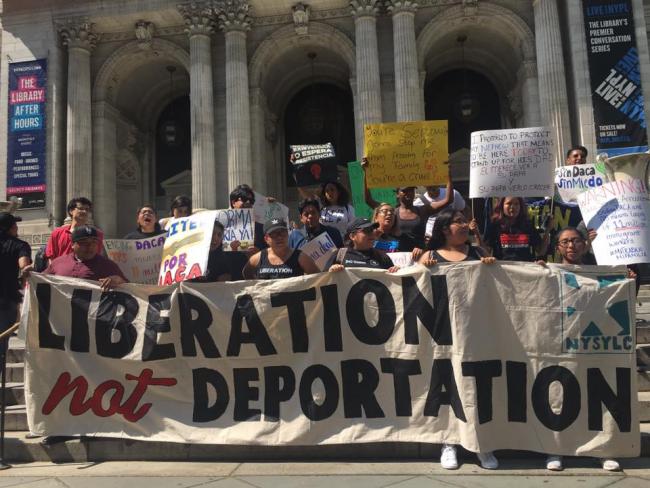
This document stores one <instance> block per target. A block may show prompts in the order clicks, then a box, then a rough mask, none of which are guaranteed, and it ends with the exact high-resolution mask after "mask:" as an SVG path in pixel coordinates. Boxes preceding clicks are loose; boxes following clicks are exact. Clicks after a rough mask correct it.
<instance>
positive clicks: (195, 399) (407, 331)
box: [25, 263, 640, 457]
mask: <svg viewBox="0 0 650 488" xmlns="http://www.w3.org/2000/svg"><path fill="white" fill-rule="evenodd" d="M504 276H507V279H503V277H504ZM363 304H365V306H363ZM27 306H28V310H29V312H28V314H27V316H26V318H25V320H26V358H25V370H26V375H27V377H26V378H27V379H26V398H27V399H28V402H27V413H28V421H29V428H30V431H32V432H35V433H39V434H44V435H57V434H58V435H84V434H88V433H92V434H93V435H101V436H115V437H121V438H124V437H126V438H134V439H142V440H155V441H173V442H190V443H213V444H263V445H318V444H336V443H356V442H389V441H399V442H430V443H442V442H449V443H453V444H461V445H462V446H463V447H465V448H467V449H469V450H471V451H474V452H476V451H479V450H480V451H492V450H495V449H526V450H531V451H537V452H544V453H548V452H553V453H557V454H564V455H580V456H587V455H588V456H598V457H612V456H637V455H638V453H639V449H640V436H639V421H638V403H637V399H636V391H637V390H636V367H635V366H636V363H635V357H636V356H635V341H634V334H633V333H631V327H632V323H631V321H632V320H633V308H632V307H633V306H634V286H633V281H631V280H627V279H626V270H625V268H624V267H617V268H612V267H607V268H603V267H593V268H590V269H589V270H585V269H584V268H582V269H578V268H575V267H567V266H564V267H558V266H556V265H549V267H548V268H541V267H539V266H537V265H535V264H532V263H531V264H523V263H514V264H508V263H503V264H495V265H492V266H486V265H483V264H481V263H454V264H443V265H439V266H436V267H434V268H432V269H431V270H427V269H425V268H423V267H421V266H417V267H411V268H408V269H405V270H402V271H399V272H398V273H395V274H388V273H385V272H383V271H380V270H363V269H353V270H346V271H343V272H341V273H321V274H316V275H310V276H306V277H299V278H291V279H285V280H275V281H256V282H246V281H241V282H232V283H228V284H222V283H210V284H200V283H196V284H195V283H188V282H182V283H177V284H174V285H172V286H168V287H161V288H152V287H147V286H141V285H131V284H127V285H123V286H120V288H119V289H116V290H111V291H108V292H102V291H101V290H100V288H99V287H98V286H97V285H96V284H95V283H91V282H86V281H83V280H75V279H71V278H62V277H54V276H46V275H38V274H32V276H31V277H30V287H29V299H28V303H27ZM451 311H453V313H451ZM530 324H534V328H533V329H534V330H533V329H531V327H532V326H531V325H530ZM152 331H155V333H151V332H152ZM558 386H560V387H559V388H558ZM558 407H559V408H558Z"/></svg>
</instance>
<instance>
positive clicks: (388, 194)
mask: <svg viewBox="0 0 650 488" xmlns="http://www.w3.org/2000/svg"><path fill="white" fill-rule="evenodd" d="M364 178H365V174H364V171H363V168H362V167H361V163H360V162H359V161H352V162H350V163H348V179H349V180H350V191H351V192H352V205H353V206H354V214H355V215H356V216H357V217H365V218H366V219H369V218H372V213H373V210H372V209H371V208H370V207H369V206H368V204H367V203H366V196H365V192H364V189H363V188H364V185H363V180H364ZM370 194H371V195H372V198H374V199H375V201H377V202H380V203H382V202H383V203H389V204H390V205H393V206H395V203H396V202H397V197H396V195H395V188H373V189H371V190H370Z"/></svg>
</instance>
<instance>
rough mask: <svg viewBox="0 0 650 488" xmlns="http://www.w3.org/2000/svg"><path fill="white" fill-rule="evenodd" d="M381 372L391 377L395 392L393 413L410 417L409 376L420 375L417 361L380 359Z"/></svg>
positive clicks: (411, 411)
mask: <svg viewBox="0 0 650 488" xmlns="http://www.w3.org/2000/svg"><path fill="white" fill-rule="evenodd" d="M380 363H381V371H382V372H383V373H388V374H392V375H393V389H394V390H395V413H396V415H397V416H398V417H410V416H411V414H412V413H413V408H412V406H411V381H410V379H409V376H411V375H416V374H422V370H421V369H420V361H418V360H417V359H397V358H381V360H380Z"/></svg>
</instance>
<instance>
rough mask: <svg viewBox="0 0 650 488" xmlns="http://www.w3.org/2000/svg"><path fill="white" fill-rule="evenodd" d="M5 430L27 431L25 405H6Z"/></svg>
mask: <svg viewBox="0 0 650 488" xmlns="http://www.w3.org/2000/svg"><path fill="white" fill-rule="evenodd" d="M5 430H6V431H7V432H19V431H24V430H28V427H27V410H26V409H25V405H24V404H22V405H7V408H6V410H5Z"/></svg>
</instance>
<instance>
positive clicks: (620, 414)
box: [587, 368, 636, 432]
mask: <svg viewBox="0 0 650 488" xmlns="http://www.w3.org/2000/svg"><path fill="white" fill-rule="evenodd" d="M630 375H631V369H630V368H616V393H614V391H613V390H612V389H611V387H610V386H609V384H608V383H607V381H606V380H605V378H604V377H603V373H602V372H601V371H600V369H599V368H588V369H587V401H588V408H589V412H588V420H587V423H588V424H589V430H599V431H602V430H603V409H602V405H605V407H606V408H607V410H608V411H609V413H610V414H611V415H612V417H613V418H614V421H615V422H616V425H618V430H620V431H621V432H630V428H631V425H632V406H631V405H630V399H631V398H632V392H631V378H630ZM635 396H636V395H635Z"/></svg>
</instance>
